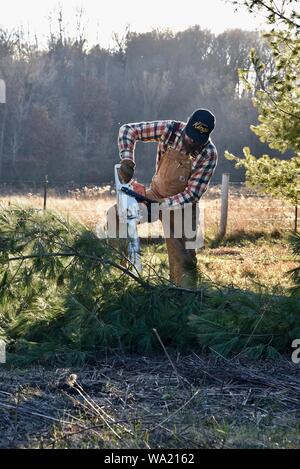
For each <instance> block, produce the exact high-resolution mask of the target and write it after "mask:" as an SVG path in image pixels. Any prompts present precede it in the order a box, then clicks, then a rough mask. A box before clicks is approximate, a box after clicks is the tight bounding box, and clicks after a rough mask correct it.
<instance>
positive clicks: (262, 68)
mask: <svg viewBox="0 0 300 469" xmlns="http://www.w3.org/2000/svg"><path fill="white" fill-rule="evenodd" d="M243 3H245V4H246V5H247V6H248V8H249V9H250V10H251V11H253V10H255V9H264V10H265V12H266V13H267V14H268V17H269V22H270V23H274V22H275V19H279V20H281V21H282V22H283V24H284V25H285V26H288V27H286V29H283V30H280V29H279V30H275V29H272V31H271V32H269V33H265V34H264V35H263V36H264V38H265V40H266V41H267V42H268V45H269V48H270V51H271V55H272V61H271V62H270V64H265V63H263V62H262V60H261V58H260V56H259V54H258V53H257V52H256V50H255V49H251V53H250V59H251V66H250V68H249V69H247V70H245V69H244V70H240V71H239V75H240V80H241V83H242V84H243V86H244V89H245V90H246V91H248V93H250V94H252V96H253V104H254V106H255V107H256V108H257V110H258V112H259V117H258V120H259V124H258V125H252V126H251V130H252V131H253V132H254V133H255V134H256V135H257V136H258V137H259V139H260V140H261V142H264V143H267V144H268V146H269V147H270V148H271V149H275V150H278V151H280V152H281V153H282V154H283V153H285V152H286V151H290V152H292V158H291V159H290V160H288V161H286V160H281V159H280V158H270V157H268V156H267V155H263V156H261V157H259V158H255V157H254V156H252V155H251V154H250V150H249V148H247V147H246V148H244V155H245V158H244V159H243V158H237V157H234V156H233V155H232V154H230V153H228V152H226V154H225V156H226V158H228V159H231V160H235V161H236V162H237V164H236V166H237V167H244V168H245V170H246V180H247V182H248V184H249V185H252V186H253V185H255V186H260V188H261V190H262V191H263V192H266V193H268V194H272V195H275V196H276V197H282V198H285V199H288V200H289V201H290V202H291V203H293V204H295V203H296V201H297V194H298V192H299V171H300V86H299V75H300V39H299V36H298V27H299V25H297V22H296V20H297V19H299V15H298V16H297V14H296V13H295V14H291V15H290V16H286V15H285V12H284V4H283V5H282V9H281V10H280V9H277V8H276V6H275V5H274V2H273V1H265V2H263V1H259V2H247V1H246V2H243ZM289 3H293V2H289Z"/></svg>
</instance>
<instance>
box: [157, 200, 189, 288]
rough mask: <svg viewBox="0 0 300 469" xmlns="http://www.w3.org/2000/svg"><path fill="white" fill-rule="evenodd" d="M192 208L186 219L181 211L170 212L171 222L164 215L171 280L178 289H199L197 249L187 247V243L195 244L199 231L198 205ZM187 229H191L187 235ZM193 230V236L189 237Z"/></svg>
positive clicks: (163, 221)
mask: <svg viewBox="0 0 300 469" xmlns="http://www.w3.org/2000/svg"><path fill="white" fill-rule="evenodd" d="M190 208H191V210H190V213H189V216H187V217H186V219H185V217H184V210H181V209H176V210H170V214H169V215H170V220H168V215H166V214H165V215H162V223H163V228H164V233H165V238H166V244H167V251H168V257H169V267H170V280H171V282H173V283H174V284H175V285H177V286H178V287H183V288H196V287H197V258H196V251H195V248H190V249H188V248H187V247H186V243H187V241H188V242H190V243H191V242H195V240H196V231H197V217H196V214H197V212H196V205H193V206H192V207H190ZM185 227H186V228H189V230H188V231H187V233H186V232H185ZM178 229H179V232H178ZM191 229H192V231H193V235H192V236H189V234H191ZM176 236H177V237H176ZM178 236H179V237H178Z"/></svg>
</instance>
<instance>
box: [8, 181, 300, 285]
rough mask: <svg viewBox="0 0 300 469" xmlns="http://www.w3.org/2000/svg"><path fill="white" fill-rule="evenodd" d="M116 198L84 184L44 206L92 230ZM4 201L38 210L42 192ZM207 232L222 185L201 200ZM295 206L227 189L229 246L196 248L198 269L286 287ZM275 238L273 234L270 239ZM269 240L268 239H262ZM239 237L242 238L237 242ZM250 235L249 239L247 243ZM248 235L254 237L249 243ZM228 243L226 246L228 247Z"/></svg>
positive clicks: (142, 230)
mask: <svg viewBox="0 0 300 469" xmlns="http://www.w3.org/2000/svg"><path fill="white" fill-rule="evenodd" d="M114 203H115V195H114V193H112V191H111V188H110V187H109V186H106V187H104V188H102V189H101V190H99V188H96V189H94V190H93V189H91V190H89V189H87V188H85V189H83V190H82V191H76V190H75V191H72V192H71V193H70V194H69V195H67V196H64V197H62V196H56V195H55V192H54V191H51V190H50V193H49V196H48V199H47V207H48V209H50V210H53V211H56V212H59V213H63V214H65V215H66V216H68V217H71V218H75V219H77V220H78V221H79V222H81V223H82V224H83V225H85V226H86V227H88V228H90V229H93V230H95V229H96V227H97V225H98V224H99V226H100V227H101V226H103V225H104V224H105V220H106V212H107V210H108V208H109V207H110V206H112V205H113V204H114ZM0 204H1V205H3V206H8V205H18V206H22V207H36V208H40V209H42V207H43V197H42V195H41V194H37V195H34V194H31V193H30V194H25V195H14V194H10V195H6V196H1V197H0ZM204 208H205V212H204V215H205V234H206V239H207V240H208V241H209V240H212V239H213V238H214V237H215V235H216V234H217V231H218V224H219V215H220V187H219V186H215V187H212V188H210V189H209V191H208V193H207V194H206V195H205V199H204ZM293 217H294V208H293V207H291V206H289V205H288V204H287V203H286V202H284V201H281V200H277V199H273V198H271V197H260V196H258V195H256V194H254V193H253V192H251V191H249V190H247V189H245V188H242V189H241V188H235V187H234V186H232V187H231V189H230V198H229V212H228V230H227V240H228V241H227V243H225V244H227V248H225V247H215V248H209V247H208V246H209V242H207V243H206V248H205V250H199V252H198V259H199V266H200V268H201V271H202V273H203V274H204V275H205V276H207V277H209V278H211V279H212V280H213V281H217V282H219V283H222V284H233V285H238V286H239V287H240V288H253V286H254V284H256V285H259V284H261V285H266V286H268V287H280V286H282V287H284V288H285V287H290V286H291V281H290V278H289V277H288V276H286V275H285V273H286V272H287V271H289V270H290V269H292V268H294V267H295V266H296V265H297V264H296V263H295V260H294V259H293V256H292V254H291V251H290V249H289V247H288V245H287V244H286V242H285V240H284V234H285V233H287V232H288V231H290V230H291V229H292V228H293V223H294V222H293ZM138 229H139V234H140V236H141V237H142V238H143V237H144V238H148V237H149V225H147V224H143V225H140V226H139V228H138ZM150 229H151V234H152V235H153V236H156V237H157V236H163V231H162V228H161V224H160V222H159V221H157V222H155V223H152V225H151V228H150ZM272 238H273V239H272ZM266 239H268V240H266ZM241 240H242V243H241ZM246 240H248V241H249V242H246ZM251 240H252V241H253V242H251ZM228 244H229V245H230V247H228ZM145 255H146V257H147V260H148V261H151V263H152V264H153V263H154V264H157V263H159V262H160V261H161V260H162V259H163V258H164V259H165V260H166V259H167V257H166V252H165V249H164V248H162V249H160V251H159V255H157V248H156V249H155V251H154V252H153V249H152V250H151V249H148V250H146V251H145Z"/></svg>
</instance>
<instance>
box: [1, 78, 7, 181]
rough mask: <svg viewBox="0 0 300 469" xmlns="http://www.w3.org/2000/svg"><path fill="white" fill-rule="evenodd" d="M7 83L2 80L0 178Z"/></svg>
mask: <svg viewBox="0 0 300 469" xmlns="http://www.w3.org/2000/svg"><path fill="white" fill-rule="evenodd" d="M5 104H6V85H5V81H4V80H0V116H1V128H0V179H2V160H3V147H4V132H5V121H6V106H5Z"/></svg>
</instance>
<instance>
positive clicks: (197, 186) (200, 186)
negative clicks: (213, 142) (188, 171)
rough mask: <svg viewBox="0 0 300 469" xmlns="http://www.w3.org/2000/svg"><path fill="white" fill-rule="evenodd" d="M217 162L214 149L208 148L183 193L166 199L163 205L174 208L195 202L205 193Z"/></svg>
mask: <svg viewBox="0 0 300 469" xmlns="http://www.w3.org/2000/svg"><path fill="white" fill-rule="evenodd" d="M217 161H218V154H217V150H216V148H215V147H209V148H208V149H207V150H206V152H205V154H204V155H203V157H202V158H201V159H200V163H199V166H198V167H197V168H196V170H195V171H194V172H193V173H192V175H191V177H190V179H189V181H188V185H187V187H186V188H185V190H184V191H183V192H180V193H179V194H176V195H173V196H172V197H166V199H165V205H167V206H168V207H170V208H172V207H176V206H179V205H184V204H187V203H192V202H197V201H198V200H199V199H200V197H202V195H203V194H204V193H205V192H206V190H207V188H208V184H209V181H210V179H211V177H212V175H213V173H214V170H215V167H216V165H217Z"/></svg>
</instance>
